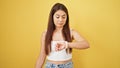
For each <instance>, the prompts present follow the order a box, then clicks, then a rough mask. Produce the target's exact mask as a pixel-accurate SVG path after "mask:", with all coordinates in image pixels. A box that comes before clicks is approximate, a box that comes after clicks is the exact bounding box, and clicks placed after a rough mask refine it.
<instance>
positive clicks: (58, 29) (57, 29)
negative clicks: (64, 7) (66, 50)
mask: <svg viewBox="0 0 120 68" xmlns="http://www.w3.org/2000/svg"><path fill="white" fill-rule="evenodd" d="M62 29H63V28H62V27H60V28H59V27H57V28H56V29H55V31H62Z"/></svg>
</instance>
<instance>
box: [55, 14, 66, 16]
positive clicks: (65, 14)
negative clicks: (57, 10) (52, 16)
mask: <svg viewBox="0 0 120 68" xmlns="http://www.w3.org/2000/svg"><path fill="white" fill-rule="evenodd" d="M65 15H66V14H63V15H60V14H56V16H65Z"/></svg>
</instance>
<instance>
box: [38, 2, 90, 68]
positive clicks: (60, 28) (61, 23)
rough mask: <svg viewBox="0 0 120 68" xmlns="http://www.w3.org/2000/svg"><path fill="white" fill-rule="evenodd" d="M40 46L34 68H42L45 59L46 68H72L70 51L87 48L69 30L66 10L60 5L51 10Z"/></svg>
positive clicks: (86, 45)
mask: <svg viewBox="0 0 120 68" xmlns="http://www.w3.org/2000/svg"><path fill="white" fill-rule="evenodd" d="M73 40H75V41H74V42H72V41H73ZM41 45H42V46H41V53H40V56H39V57H38V60H37V63H36V68H42V66H43V64H44V62H45V59H46V64H45V67H46V68H73V62H72V49H73V48H75V49H86V48H89V44H88V42H87V41H86V40H85V39H84V38H83V37H82V36H81V35H80V34H79V33H78V32H77V31H75V30H73V29H70V27H69V15H68V10H67V8H66V7H65V5H63V4H61V3H56V4H55V5H54V6H53V7H52V9H51V12H50V15H49V21H48V27H47V31H44V32H43V34H42V42H41Z"/></svg>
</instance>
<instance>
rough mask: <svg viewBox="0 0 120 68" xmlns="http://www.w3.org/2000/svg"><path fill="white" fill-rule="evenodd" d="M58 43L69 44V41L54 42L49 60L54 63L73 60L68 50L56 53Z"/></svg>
mask: <svg viewBox="0 0 120 68" xmlns="http://www.w3.org/2000/svg"><path fill="white" fill-rule="evenodd" d="M58 42H65V43H66V42H67V41H52V42H51V52H50V54H49V55H48V56H47V59H48V60H53V61H65V60H69V59H71V58H72V54H71V53H66V49H63V50H61V51H55V46H56V44H57V43H58Z"/></svg>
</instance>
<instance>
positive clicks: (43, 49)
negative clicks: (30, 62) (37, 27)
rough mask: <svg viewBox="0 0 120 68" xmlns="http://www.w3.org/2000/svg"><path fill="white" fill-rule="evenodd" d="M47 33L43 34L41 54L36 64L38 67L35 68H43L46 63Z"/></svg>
mask: <svg viewBox="0 0 120 68" xmlns="http://www.w3.org/2000/svg"><path fill="white" fill-rule="evenodd" d="M45 34H46V33H45V32H43V34H42V39H41V52H40V55H39V57H38V59H37V62H36V67H35V68H42V66H43V64H44V62H45V58H46V54H45Z"/></svg>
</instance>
